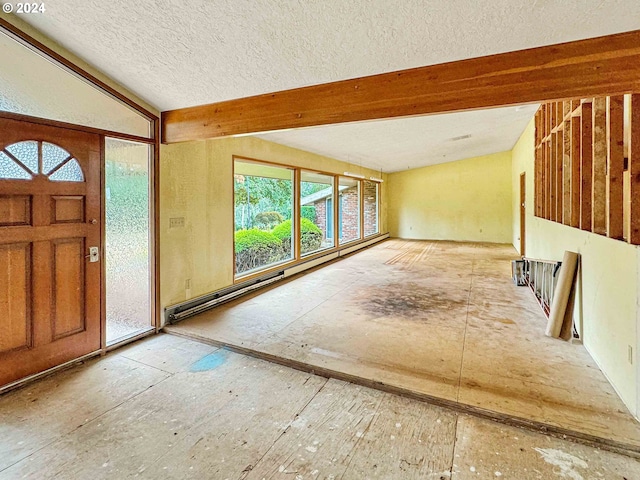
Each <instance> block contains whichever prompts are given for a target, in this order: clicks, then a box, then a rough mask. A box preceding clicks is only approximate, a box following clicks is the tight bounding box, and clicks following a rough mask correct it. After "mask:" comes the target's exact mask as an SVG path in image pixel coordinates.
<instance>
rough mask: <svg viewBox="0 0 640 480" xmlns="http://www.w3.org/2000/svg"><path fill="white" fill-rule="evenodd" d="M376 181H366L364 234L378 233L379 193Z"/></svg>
mask: <svg viewBox="0 0 640 480" xmlns="http://www.w3.org/2000/svg"><path fill="white" fill-rule="evenodd" d="M377 185H378V184H377V183H375V182H369V181H367V180H365V181H364V196H363V199H364V236H365V237H367V236H369V235H373V234H375V233H378V225H377V223H378V222H377V219H378V195H377V191H376V190H377V189H376V186H377Z"/></svg>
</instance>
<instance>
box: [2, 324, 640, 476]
mask: <svg viewBox="0 0 640 480" xmlns="http://www.w3.org/2000/svg"><path fill="white" fill-rule="evenodd" d="M14 478H29V479H38V480H41V479H49V478H56V479H85V478H90V479H93V480H97V479H103V478H104V479H106V478H109V479H113V478H116V479H126V478H151V479H159V478H162V479H185V478H193V479H233V480H236V479H246V480H260V479H292V480H293V479H295V480H304V479H335V480H338V479H344V480H352V479H353V480H361V479H369V478H371V479H373V478H380V479H385V480H393V479H402V480H406V479H435V480H445V479H446V480H448V479H454V480H468V479H479V480H484V479H496V478H504V479H513V480H534V479H543V480H550V479H559V480H562V479H571V480H591V479H606V480H624V479H627V480H631V479H637V478H640V462H639V461H638V460H636V459H633V458H630V457H627V456H622V455H618V454H615V453H611V452H607V451H602V450H598V449H594V448H590V447H587V446H584V445H578V444H574V443H571V442H567V441H564V440H559V439H554V438H550V437H548V436H545V435H541V434H536V433H531V432H529V431H525V430H521V429H517V428H513V427H507V426H504V425H500V424H497V423H494V422H490V421H487V420H481V419H479V418H476V417H471V416H466V415H464V414H459V413H455V412H452V411H449V410H446V409H443V408H439V407H436V406H433V405H429V404H427V403H424V402H419V401H414V400H409V399H407V398H403V397H398V396H395V395H391V394H388V393H384V392H381V391H379V390H373V389H368V388H364V387H358V386H356V385H352V384H349V383H346V382H342V381H338V380H328V379H326V378H322V377H318V376H315V375H311V374H308V373H304V372H301V371H298V370H293V369H289V368H285V367H282V366H279V365H276V364H273V363H270V362H265V361H261V360H256V359H253V358H251V357H248V356H244V355H239V354H235V353H232V352H229V351H225V350H222V349H216V348H214V347H211V346H208V345H205V344H202V343H197V342H193V341H190V340H186V339H182V338H179V337H176V336H171V335H162V334H161V335H158V336H154V337H151V338H148V339H145V340H142V341H140V342H137V343H136V344H133V345H131V346H129V347H125V348H123V349H119V350H116V351H114V352H112V353H109V354H108V355H107V356H106V357H103V358H98V359H95V360H91V361H89V362H86V363H85V364H84V365H79V366H76V367H74V368H71V369H69V370H65V371H63V372H60V373H57V374H55V375H52V376H50V377H48V378H45V379H43V380H40V381H38V382H36V383H33V384H31V385H28V386H26V387H24V388H22V389H20V390H16V391H13V392H10V393H8V394H5V395H3V396H0V479H2V480H4V479H14Z"/></svg>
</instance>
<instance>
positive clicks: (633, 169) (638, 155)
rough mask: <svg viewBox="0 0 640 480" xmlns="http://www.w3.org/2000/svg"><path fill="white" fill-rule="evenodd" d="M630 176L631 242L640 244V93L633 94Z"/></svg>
mask: <svg viewBox="0 0 640 480" xmlns="http://www.w3.org/2000/svg"><path fill="white" fill-rule="evenodd" d="M630 130H631V136H630V140H629V176H630V179H631V193H630V197H631V199H630V202H631V205H630V208H629V211H630V215H629V222H630V224H631V228H630V232H629V242H630V243H633V244H634V245H640V94H634V95H631V121H630Z"/></svg>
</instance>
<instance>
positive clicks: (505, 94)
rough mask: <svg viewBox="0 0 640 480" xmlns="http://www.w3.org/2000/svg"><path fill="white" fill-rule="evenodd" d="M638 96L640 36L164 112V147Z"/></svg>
mask: <svg viewBox="0 0 640 480" xmlns="http://www.w3.org/2000/svg"><path fill="white" fill-rule="evenodd" d="M629 91H640V30H636V31H632V32H625V33H620V34H616V35H609V36H605V37H598V38H590V39H586V40H579V41H576V42H569V43H563V44H558V45H551V46H546V47H539V48H532V49H528V50H520V51H516V52H509V53H503V54H499V55H490V56H486V57H480V58H473V59H468V60H460V61H456V62H449V63H443V64H439V65H431V66H426V67H420V68H413V69H409V70H402V71H397V72H392V73H384V74H380V75H373V76H369V77H362V78H356V79H350V80H343V81H339V82H333V83H326V84H322V85H314V86H310V87H304V88H297V89H293V90H286V91H282V92H277V93H269V94H264V95H258V96H254V97H248V98H242V99H236V100H228V101H225V102H219V103H213V104H209V105H201V106H196V107H190V108H183V109H179V110H172V111H168V112H163V114H162V141H163V142H164V143H174V142H183V141H190V140H202V139H207V138H214V137H223V136H229V135H239V134H249V133H258V132H266V131H272V130H282V129H288V128H299V127H309V126H314V125H327V124H334V123H343V122H356V121H362V120H372V119H380V118H395V117H404V116H411V115H425V114H434V113H445V112H455V111H461V110H469V109H481V108H491V107H497V106H501V105H513V104H523V103H533V102H539V101H541V100H545V99H564V98H578V97H579V98H586V97H593V96H598V95H607V94H622V93H625V92H629Z"/></svg>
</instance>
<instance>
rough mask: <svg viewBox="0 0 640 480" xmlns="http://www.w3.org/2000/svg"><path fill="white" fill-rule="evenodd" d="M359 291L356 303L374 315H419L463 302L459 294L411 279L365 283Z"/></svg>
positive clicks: (459, 304)
mask: <svg viewBox="0 0 640 480" xmlns="http://www.w3.org/2000/svg"><path fill="white" fill-rule="evenodd" d="M359 293H361V294H360V295H358V296H357V297H356V298H357V300H356V302H357V303H358V305H359V307H360V308H362V309H363V310H365V311H367V312H369V313H372V314H374V315H376V316H377V317H406V318H420V317H424V315H425V314H428V313H429V312H443V311H445V312H446V311H448V310H451V309H453V308H457V307H465V306H466V305H467V300H466V299H465V300H462V299H460V297H459V296H458V298H455V297H454V296H452V295H451V294H450V293H448V292H446V291H443V290H435V289H432V288H428V287H425V286H424V285H418V284H416V283H411V282H407V283H391V284H388V285H380V286H375V287H367V288H366V289H362V291H361V292H359Z"/></svg>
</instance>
